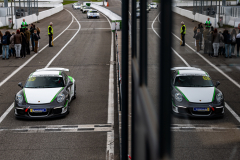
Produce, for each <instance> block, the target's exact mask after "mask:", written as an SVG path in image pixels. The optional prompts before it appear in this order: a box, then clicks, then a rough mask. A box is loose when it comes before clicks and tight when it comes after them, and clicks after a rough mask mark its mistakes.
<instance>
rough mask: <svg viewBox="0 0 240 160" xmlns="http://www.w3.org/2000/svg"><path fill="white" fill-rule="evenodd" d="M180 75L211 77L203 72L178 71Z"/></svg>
mask: <svg viewBox="0 0 240 160" xmlns="http://www.w3.org/2000/svg"><path fill="white" fill-rule="evenodd" d="M178 75H202V76H209V75H208V74H207V72H204V71H202V70H178Z"/></svg>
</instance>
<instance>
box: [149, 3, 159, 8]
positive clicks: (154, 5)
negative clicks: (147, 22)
mask: <svg viewBox="0 0 240 160" xmlns="http://www.w3.org/2000/svg"><path fill="white" fill-rule="evenodd" d="M150 6H151V8H154V9H157V8H158V5H157V3H156V2H152V3H151V4H150Z"/></svg>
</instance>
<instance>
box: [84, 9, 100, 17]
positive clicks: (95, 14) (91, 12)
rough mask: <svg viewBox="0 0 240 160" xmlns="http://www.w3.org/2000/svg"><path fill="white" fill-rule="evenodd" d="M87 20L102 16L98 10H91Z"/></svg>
mask: <svg viewBox="0 0 240 160" xmlns="http://www.w3.org/2000/svg"><path fill="white" fill-rule="evenodd" d="M87 18H88V19H89V18H100V15H99V13H98V11H97V10H90V11H88V12H87Z"/></svg>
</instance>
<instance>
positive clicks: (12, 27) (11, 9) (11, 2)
mask: <svg viewBox="0 0 240 160" xmlns="http://www.w3.org/2000/svg"><path fill="white" fill-rule="evenodd" d="M12 4H13V3H12V0H11V15H12V25H11V28H13V5H12Z"/></svg>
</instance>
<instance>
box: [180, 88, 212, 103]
mask: <svg viewBox="0 0 240 160" xmlns="http://www.w3.org/2000/svg"><path fill="white" fill-rule="evenodd" d="M177 88H178V90H180V91H181V92H182V94H184V95H185V97H186V98H187V99H188V100H189V102H193V103H209V102H212V100H213V96H214V94H215V88H214V87H177Z"/></svg>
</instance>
